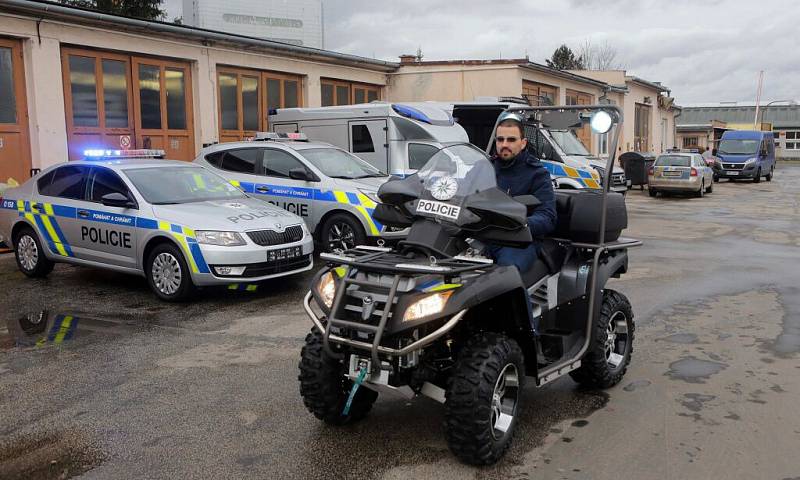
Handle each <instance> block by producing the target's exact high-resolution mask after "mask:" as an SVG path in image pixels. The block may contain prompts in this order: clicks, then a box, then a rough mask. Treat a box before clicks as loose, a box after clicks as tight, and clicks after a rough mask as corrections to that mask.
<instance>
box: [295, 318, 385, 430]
mask: <svg viewBox="0 0 800 480" xmlns="http://www.w3.org/2000/svg"><path fill="white" fill-rule="evenodd" d="M346 373H347V372H346V368H345V365H344V363H342V361H340V360H337V359H336V358H333V357H331V356H330V355H328V353H327V352H326V351H325V349H324V348H323V346H322V334H321V333H319V332H318V331H316V330H315V331H313V332H311V333H309V334H308V335H307V336H306V344H305V346H304V347H303V350H302V351H301V353H300V376H299V377H298V380H300V395H301V396H302V397H303V403H304V404H305V406H306V408H307V409H308V411H309V412H311V413H313V414H314V416H315V417H317V418H319V419H320V420H322V421H324V422H326V423H330V424H332V425H344V424H346V423H353V422H357V421H358V420H361V419H362V418H364V417H365V416H366V415H367V413H368V412H369V411H370V409H371V408H372V404H373V403H374V402H375V400H376V399H377V398H378V393H377V392H375V391H374V390H370V389H369V388H367V387H364V386H361V387H359V389H358V391H357V392H356V396H355V397H354V398H353V403H352V404H351V405H350V412H349V413H348V414H347V415H342V411H343V410H344V406H345V403H347V397H348V396H349V395H350V390H351V389H352V387H353V382H351V381H350V380H349V379H348V378H347V377H346V376H345V375H346Z"/></svg>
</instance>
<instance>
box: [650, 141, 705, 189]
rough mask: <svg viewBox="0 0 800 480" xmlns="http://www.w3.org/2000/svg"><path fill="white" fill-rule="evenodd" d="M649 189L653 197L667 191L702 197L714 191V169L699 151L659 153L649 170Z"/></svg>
mask: <svg viewBox="0 0 800 480" xmlns="http://www.w3.org/2000/svg"><path fill="white" fill-rule="evenodd" d="M647 189H648V192H649V193H650V196H651V197H655V196H656V195H658V193H667V192H675V193H677V192H691V193H694V194H695V196H696V197H702V196H703V195H704V194H706V193H711V192H713V191H714V171H713V170H712V169H711V167H709V166H708V165H707V164H706V162H705V160H704V159H703V157H701V156H700V155H699V154H697V153H681V152H670V153H666V154H663V155H659V156H658V158H656V161H655V163H654V164H653V166H652V167H650V170H649V171H648V172H647Z"/></svg>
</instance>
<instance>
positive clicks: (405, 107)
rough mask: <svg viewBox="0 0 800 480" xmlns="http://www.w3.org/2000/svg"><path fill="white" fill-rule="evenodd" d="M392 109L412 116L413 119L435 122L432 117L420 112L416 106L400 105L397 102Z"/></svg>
mask: <svg viewBox="0 0 800 480" xmlns="http://www.w3.org/2000/svg"><path fill="white" fill-rule="evenodd" d="M392 109H393V110H394V111H395V112H397V113H399V114H400V115H402V116H404V117H407V118H410V119H412V120H419V121H420V122H425V123H428V124H431V125H432V124H433V122H432V121H431V119H430V118H429V117H428V116H427V115H425V114H424V113H422V112H420V111H419V110H417V109H416V108H414V107H409V106H408V105H400V104H397V103H393V104H392Z"/></svg>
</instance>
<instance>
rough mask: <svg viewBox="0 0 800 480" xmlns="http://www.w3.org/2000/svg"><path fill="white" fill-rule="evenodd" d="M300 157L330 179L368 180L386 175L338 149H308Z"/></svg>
mask: <svg viewBox="0 0 800 480" xmlns="http://www.w3.org/2000/svg"><path fill="white" fill-rule="evenodd" d="M301 153H302V155H303V157H304V158H306V159H307V160H308V161H309V162H311V163H312V164H313V165H314V166H315V167H317V168H318V169H320V170H321V171H322V173H324V174H325V175H327V176H329V177H332V178H350V179H352V178H368V177H386V176H387V175H386V174H385V173H383V172H381V171H380V170H378V169H377V168H375V167H373V166H372V165H370V164H369V163H367V162H365V161H364V160H361V159H360V158H358V157H356V156H355V155H352V154H350V153H347V152H345V151H344V150H339V149H338V148H309V149H308V150H303V151H302V152H301Z"/></svg>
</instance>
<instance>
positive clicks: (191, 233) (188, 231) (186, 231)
mask: <svg viewBox="0 0 800 480" xmlns="http://www.w3.org/2000/svg"><path fill="white" fill-rule="evenodd" d="M182 228H183V234H184V235H186V236H187V237H191V238H194V230H192V229H191V228H187V227H182Z"/></svg>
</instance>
